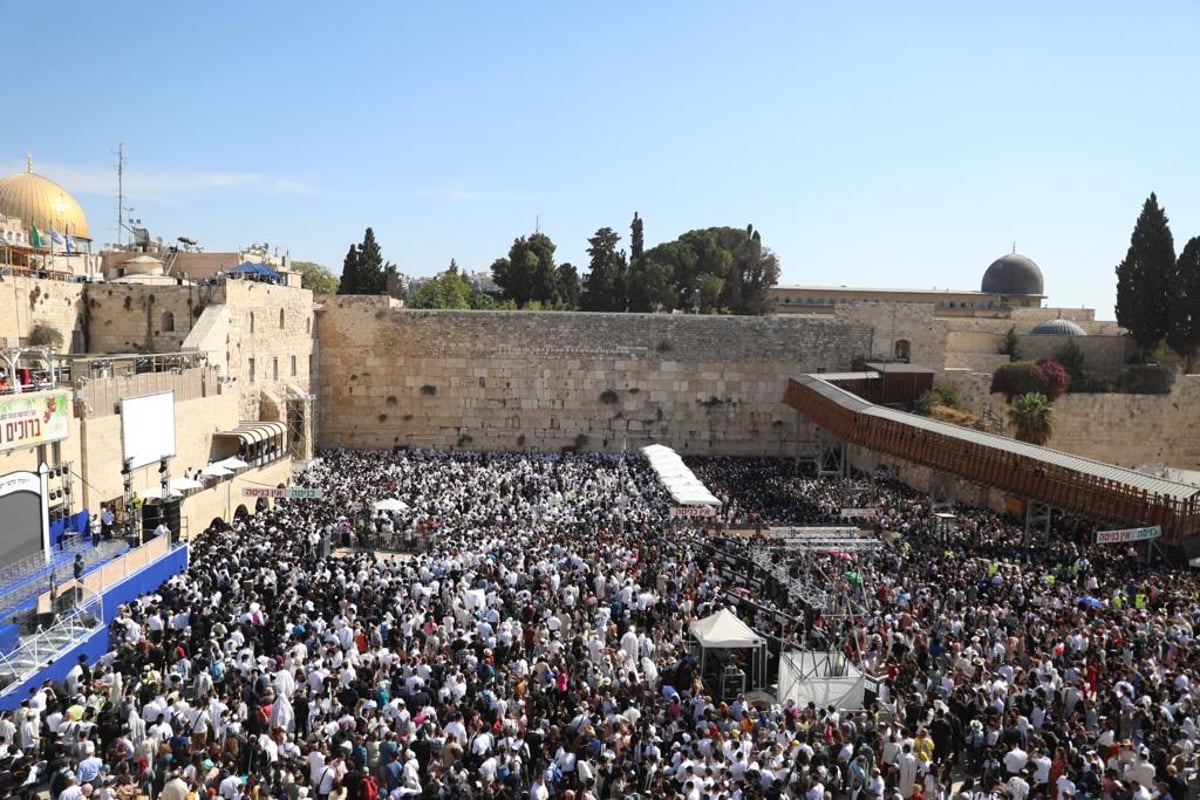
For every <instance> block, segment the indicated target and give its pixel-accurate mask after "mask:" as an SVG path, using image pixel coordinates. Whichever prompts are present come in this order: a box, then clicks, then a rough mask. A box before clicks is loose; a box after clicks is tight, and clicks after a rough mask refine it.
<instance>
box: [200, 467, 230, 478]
mask: <svg viewBox="0 0 1200 800" xmlns="http://www.w3.org/2000/svg"><path fill="white" fill-rule="evenodd" d="M200 474H201V475H204V476H205V477H208V478H224V477H225V476H227V475H232V474H233V470H231V469H226V468H225V467H222V466H221V465H220V464H209V465H208V466H207V467H205V468H204V469H202V470H200Z"/></svg>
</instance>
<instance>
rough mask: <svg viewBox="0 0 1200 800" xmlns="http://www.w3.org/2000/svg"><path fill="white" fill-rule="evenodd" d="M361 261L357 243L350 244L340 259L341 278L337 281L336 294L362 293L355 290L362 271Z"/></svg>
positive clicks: (359, 281)
mask: <svg viewBox="0 0 1200 800" xmlns="http://www.w3.org/2000/svg"><path fill="white" fill-rule="evenodd" d="M361 261H362V259H361V258H360V257H359V254H358V245H355V244H352V245H350V249H349V250H347V251H346V257H345V258H344V259H342V278H341V280H340V281H339V282H338V291H337V293H338V294H362V292H359V291H356V290H357V288H358V286H359V284H360V283H361V278H360V277H359V274H360V273H361V272H362V267H361V266H360V264H361Z"/></svg>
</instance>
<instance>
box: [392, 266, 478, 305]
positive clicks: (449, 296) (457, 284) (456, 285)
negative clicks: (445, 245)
mask: <svg viewBox="0 0 1200 800" xmlns="http://www.w3.org/2000/svg"><path fill="white" fill-rule="evenodd" d="M474 291H475V290H474V288H473V287H472V286H471V284H470V282H468V281H467V279H466V278H464V277H463V276H462V273H460V272H459V271H458V264H457V263H456V262H455V261H454V260H453V259H451V261H450V266H449V267H448V268H447V269H446V270H445V271H443V272H439V273H438V274H437V275H435V276H434V277H432V278H430V279H429V280H427V281H425V282H424V283H423V284H421V285H420V286H419V287H418V288H417V290H416V291H415V292H413V293H412V296H411V297H410V298H409V300H408V305H409V307H410V308H459V309H467V308H472V307H473V306H472V304H471V299H472V298H471V295H472V293H473V292H474Z"/></svg>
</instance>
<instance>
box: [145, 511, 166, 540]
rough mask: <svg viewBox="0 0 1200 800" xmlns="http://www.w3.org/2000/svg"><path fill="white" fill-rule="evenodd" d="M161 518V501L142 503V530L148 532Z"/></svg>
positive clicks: (155, 526)
mask: <svg viewBox="0 0 1200 800" xmlns="http://www.w3.org/2000/svg"><path fill="white" fill-rule="evenodd" d="M162 519H163V507H162V504H161V503H142V530H143V531H145V532H146V534H147V535H149V534H150V532H151V531H153V530H154V529H155V528H157V527H158V523H160V522H162Z"/></svg>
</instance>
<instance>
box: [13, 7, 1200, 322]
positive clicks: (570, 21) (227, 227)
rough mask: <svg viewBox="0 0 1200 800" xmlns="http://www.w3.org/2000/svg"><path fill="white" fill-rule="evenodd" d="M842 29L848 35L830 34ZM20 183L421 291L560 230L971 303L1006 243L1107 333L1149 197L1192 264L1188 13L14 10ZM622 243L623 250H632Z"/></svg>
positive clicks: (1196, 11) (101, 213)
mask: <svg viewBox="0 0 1200 800" xmlns="http://www.w3.org/2000/svg"><path fill="white" fill-rule="evenodd" d="M835 6H836V7H835ZM5 11H6V14H5V26H6V28H7V29H8V30H9V31H21V32H23V33H22V34H21V35H19V36H17V35H13V36H9V37H8V38H7V40H6V46H5V47H6V62H7V63H8V65H9V69H8V73H7V80H6V81H5V91H4V94H5V106H6V107H7V108H8V109H9V111H10V113H9V114H8V115H7V122H6V125H5V129H4V133H3V134H2V138H0V141H3V142H5V145H4V147H3V148H0V167H3V168H4V170H5V171H6V172H9V171H13V170H16V169H23V168H24V154H25V151H26V150H32V151H33V152H34V158H35V166H36V168H37V170H38V171H39V172H42V173H43V174H45V175H47V176H48V177H51V178H54V179H56V180H58V181H59V182H61V183H63V184H64V185H66V186H67V188H68V189H70V190H72V191H73V192H75V193H76V194H77V196H78V197H79V198H80V200H81V201H82V202H83V203H84V207H85V209H86V211H87V213H88V216H89V219H90V223H91V227H92V231H93V236H94V238H95V239H97V240H99V241H102V242H103V241H113V240H115V226H116V221H115V216H116V215H115V199H114V196H115V193H116V179H115V171H114V169H113V164H114V162H115V156H114V153H115V151H116V147H117V142H119V141H124V142H125V145H126V149H127V152H128V160H129V167H128V189H129V192H128V193H129V198H128V201H127V202H128V204H129V205H132V206H134V207H135V208H136V211H135V213H134V216H137V217H140V218H142V219H143V220H144V222H145V224H146V225H147V226H148V227H149V228H150V229H151V232H152V234H154V235H161V236H164V237H165V238H167V239H174V238H175V237H176V236H179V235H187V236H191V237H193V238H196V239H198V240H200V241H201V242H202V243H203V244H204V245H206V246H207V247H208V248H209V249H214V250H215V249H232V248H235V247H237V246H239V245H245V244H249V243H250V242H256V241H257V242H261V241H264V240H265V241H268V242H270V243H271V245H272V246H273V247H274V246H280V247H282V248H285V249H287V250H289V251H290V252H291V254H292V256H293V257H294V258H298V259H309V260H315V261H318V262H321V263H323V264H325V265H327V266H329V267H330V268H332V269H333V271H334V272H340V270H341V262H342V257H343V256H344V254H345V252H346V248H347V246H348V245H349V244H350V243H351V242H353V241H357V240H359V239H361V237H362V232H363V229H364V228H365V227H366V226H368V225H370V226H373V227H374V228H375V231H376V233H377V236H378V239H379V241H380V243H381V245H382V247H383V250H384V255H385V256H386V257H387V258H388V259H390V260H392V261H394V262H396V263H397V264H398V265H399V267H400V269H401V270H402V271H403V272H406V273H408V274H412V275H425V274H432V273H434V272H436V271H438V270H440V269H442V268H443V267H444V266H445V265H446V264H447V263H449V261H450V259H451V258H452V257H453V258H456V259H457V260H458V263H459V264H460V265H461V266H463V267H464V268H467V269H483V268H486V267H487V266H488V265H489V264H490V263H491V261H492V260H493V259H494V258H496V257H497V256H500V255H503V254H505V253H506V252H507V250H508V247H509V245H510V244H511V242H512V239H513V238H514V237H515V236H518V235H521V234H524V233H529V232H531V231H532V229H533V227H534V224H535V220H536V219H537V217H538V215H541V226H542V229H543V230H545V231H546V232H547V233H548V234H550V236H551V237H552V238H553V239H554V240H555V242H556V243H557V244H558V254H559V257H560V261H565V260H569V261H572V262H573V263H575V264H576V265H578V266H580V267H581V271H582V268H583V267H584V266H585V265H586V254H585V249H586V247H587V244H586V238H587V237H588V236H589V235H590V234H591V233H592V232H594V231H595V230H596V229H597V228H599V227H601V226H604V225H609V226H612V227H613V228H616V229H617V230H618V231H619V232H621V233H622V235H623V236H626V235H627V233H628V224H629V220H630V218H631V217H632V216H633V212H634V211H635V210H636V211H639V212H640V213H641V214H642V216H643V217H644V218H645V220H646V240H647V244H648V245H653V244H656V243H658V242H660V241H665V240H668V239H671V238H674V237H675V236H677V235H678V234H680V233H681V232H683V231H685V230H688V229H691V228H698V227H705V226H709V225H726V224H727V225H738V226H741V225H745V224H746V223H748V222H753V223H754V224H755V226H756V227H757V228H758V229H759V230H760V231H761V232H762V235H763V239H764V241H765V243H766V244H767V245H768V246H770V247H772V248H773V249H774V250H775V251H776V252H777V253H778V254H779V256H780V259H781V261H782V264H783V279H782V281H781V282H782V283H785V284H816V285H842V284H844V285H850V286H887V287H893V286H899V287H917V288H931V287H938V288H959V289H972V288H978V285H979V278H980V276H981V275H982V273H983V270H984V269H985V268H986V267H987V265H988V264H989V263H990V262H991V261H992V260H993V259H994V258H996V257H997V256H999V255H1001V254H1003V253H1005V252H1008V251H1009V250H1010V249H1011V248H1012V243H1013V241H1014V240H1015V241H1016V242H1017V248H1018V250H1019V251H1020V252H1023V253H1024V254H1026V255H1028V256H1030V257H1031V258H1033V259H1034V260H1035V261H1037V262H1038V263H1039V264H1040V265H1041V267H1042V270H1043V272H1044V273H1045V275H1046V291H1047V293H1048V294H1049V295H1050V302H1051V303H1053V304H1061V305H1065V306H1080V305H1087V306H1091V307H1095V308H1097V309H1098V310H1099V316H1100V317H1101V318H1105V319H1111V318H1112V316H1113V313H1112V305H1113V298H1114V296H1115V278H1114V275H1113V267H1114V266H1115V264H1116V263H1117V262H1118V261H1119V260H1120V259H1121V258H1122V256H1123V255H1124V252H1125V249H1126V247H1127V246H1128V240H1129V234H1130V231H1131V229H1132V226H1133V223H1134V220H1135V219H1136V217H1137V213H1138V211H1139V209H1140V207H1141V204H1142V201H1143V200H1144V198H1145V197H1146V196H1147V195H1148V194H1149V193H1150V192H1151V191H1156V192H1157V193H1158V196H1159V198H1160V200H1161V201H1162V202H1163V204H1164V205H1165V206H1166V209H1167V213H1168V215H1169V216H1170V218H1171V222H1172V228H1173V230H1174V233H1175V237H1176V243H1177V249H1181V248H1182V245H1183V243H1184V242H1185V241H1186V240H1187V239H1188V238H1189V237H1190V236H1193V235H1200V191H1198V187H1200V158H1197V149H1198V148H1197V142H1198V141H1200V137H1198V135H1197V131H1198V130H1200V104H1198V103H1197V97H1198V93H1200V89H1198V88H1197V87H1198V85H1200V80H1198V79H1200V66H1198V64H1200V61H1197V57H1196V53H1195V41H1194V37H1195V33H1196V31H1197V30H1200V5H1198V4H1197V3H1195V2H1194V1H1193V0H1176V1H1174V2H1172V1H1171V0H1167V1H1166V2H1161V3H1129V2H1103V1H1102V2H1095V0H1089V1H1088V2H1055V3H1045V2H1009V3H989V4H984V3H961V2H944V3H919V2H912V3H895V2H878V3H871V2H863V3H846V4H833V3H815V2H777V3H732V2H724V3H708V2H666V1H665V0H664V2H653V3H645V2H642V3H634V2H610V3H564V2H545V3H522V2H514V3H494V2H490V3H422V4H418V3H405V2H386V3H385V2H380V3H347V4H343V5H331V4H328V3H310V2H296V1H295V0H292V1H291V2H254V3H245V2H237V3H234V2H204V3H159V2H154V3H151V2H128V3H119V4H115V5H114V4H108V3H77V4H70V5H69V6H68V7H64V8H62V9H55V10H50V9H47V8H44V7H42V6H40V5H38V4H36V3H25V4H11V3H9V4H5ZM626 244H627V243H626Z"/></svg>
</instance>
